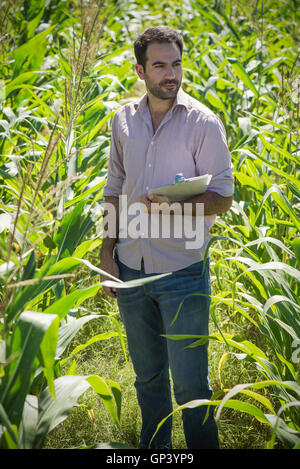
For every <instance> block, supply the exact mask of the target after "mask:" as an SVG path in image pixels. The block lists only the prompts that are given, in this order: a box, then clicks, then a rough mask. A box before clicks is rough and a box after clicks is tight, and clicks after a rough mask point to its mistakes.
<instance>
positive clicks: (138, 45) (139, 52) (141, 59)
mask: <svg viewBox="0 0 300 469" xmlns="http://www.w3.org/2000/svg"><path fill="white" fill-rule="evenodd" d="M152 42H160V43H163V42H169V43H172V42H174V43H175V44H177V46H178V47H179V50H180V54H181V55H182V50H183V41H182V37H181V36H180V34H178V33H177V31H174V30H173V29H169V28H167V27H165V26H157V27H153V28H148V29H147V30H146V31H145V32H144V33H143V34H141V35H140V36H139V37H138V38H137V39H136V40H135V42H134V54H135V58H136V61H137V63H138V64H140V65H143V67H144V70H145V67H146V52H147V47H148V45H149V44H151V43H152Z"/></svg>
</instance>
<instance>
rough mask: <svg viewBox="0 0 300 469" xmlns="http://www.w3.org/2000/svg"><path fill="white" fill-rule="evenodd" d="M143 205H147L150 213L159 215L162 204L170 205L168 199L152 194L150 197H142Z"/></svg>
mask: <svg viewBox="0 0 300 469" xmlns="http://www.w3.org/2000/svg"><path fill="white" fill-rule="evenodd" d="M140 200H141V203H142V204H144V205H145V207H146V208H147V211H148V213H158V212H159V211H161V210H162V208H163V207H159V205H160V204H167V205H170V201H169V199H168V197H165V196H162V195H154V194H150V195H149V196H148V197H145V196H144V195H142V196H141V199H140Z"/></svg>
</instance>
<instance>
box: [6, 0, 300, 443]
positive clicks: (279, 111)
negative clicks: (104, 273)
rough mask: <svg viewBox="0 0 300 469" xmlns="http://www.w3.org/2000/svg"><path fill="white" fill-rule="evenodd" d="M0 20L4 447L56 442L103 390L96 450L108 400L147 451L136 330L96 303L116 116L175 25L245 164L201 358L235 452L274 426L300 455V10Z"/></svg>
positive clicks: (69, 7) (129, 437) (36, 12)
mask: <svg viewBox="0 0 300 469" xmlns="http://www.w3.org/2000/svg"><path fill="white" fill-rule="evenodd" d="M0 13H1V16H0V25H1V27H0V31H1V32H0V34H1V36H0V50H1V58H2V60H1V62H2V65H1V82H0V113H1V116H0V180H1V188H0V194H1V201H0V252H1V256H0V288H1V290H0V303H1V304H0V306H1V322H0V335H1V337H0V345H1V349H0V446H1V447H9V448H13V447H21V448H23V447H34V448H37V447H41V446H43V445H45V444H46V443H45V441H46V437H47V434H48V433H49V431H51V430H52V429H53V428H54V427H56V426H57V425H58V424H59V423H61V422H62V421H63V420H64V419H65V418H66V416H67V415H69V414H70V412H71V410H72V408H73V406H74V405H75V404H76V402H77V401H78V399H79V401H80V399H81V398H80V396H81V395H82V394H83V393H84V392H85V391H86V390H87V388H88V387H90V388H91V389H92V390H93V391H95V392H96V394H95V396H98V397H91V396H92V394H90V393H89V392H88V393H87V394H85V395H87V396H88V397H87V401H84V400H83V401H82V400H81V401H80V402H81V407H79V409H77V411H76V412H77V416H78V415H79V419H80V420H81V421H82V420H83V416H82V414H81V413H80V412H84V415H85V416H89V417H90V418H89V417H88V422H89V424H88V426H87V427H88V428H87V431H88V432H90V434H91V438H90V439H89V441H88V443H89V444H92V443H93V442H99V441H100V442H104V441H105V439H103V438H102V436H103V435H101V434H99V432H96V433H95V426H94V427H93V425H94V424H93V413H92V411H91V408H94V407H95V404H94V402H95V399H96V400H98V399H100V400H101V402H102V403H104V405H105V406H106V409H107V410H108V414H107V415H108V416H109V418H110V419H111V422H114V423H113V424H112V425H115V430H111V432H106V433H105V435H106V436H107V438H112V439H117V440H119V441H125V443H127V444H129V445H136V431H137V426H138V418H139V417H138V416H135V411H136V408H135V407H134V405H133V404H132V402H134V401H133V399H134V398H133V397H132V395H130V397H129V398H126V394H127V393H128V392H129V393H130V391H125V390H122V393H121V389H120V385H119V382H120V381H121V382H122V383H123V384H124V386H129V383H128V380H127V379H126V378H125V377H124V374H126V373H129V375H130V376H131V375H132V370H131V368H130V363H128V361H126V356H127V354H126V342H125V339H124V331H123V326H122V324H121V323H120V321H119V316H118V314H117V310H116V305H115V304H111V303H110V302H107V299H106V298H105V297H103V296H102V297H101V298H102V300H101V302H100V303H98V298H99V297H98V296H97V295H98V292H99V289H101V284H100V283H99V281H98V277H97V275H98V274H99V272H100V271H99V269H98V268H97V264H98V258H97V256H98V252H99V247H100V246H101V214H102V202H103V200H102V188H103V186H104V183H105V178H106V171H107V169H106V168H107V158H108V151H109V137H110V123H111V119H112V117H113V114H114V112H115V110H116V109H117V108H118V107H119V106H120V105H121V104H122V103H123V102H126V100H127V101H128V100H131V99H134V98H135V97H137V96H139V93H140V89H139V88H140V87H139V86H136V87H135V85H136V84H137V85H138V83H137V79H136V76H135V74H134V68H133V66H132V65H133V58H132V47H131V46H130V44H132V41H133V38H134V37H135V35H136V34H137V33H138V32H141V31H142V30H144V29H145V28H146V27H148V26H150V25H153V24H161V23H164V24H168V25H169V26H170V27H174V28H176V29H178V30H179V31H180V32H181V33H182V35H183V38H184V43H185V53H184V56H183V66H184V80H183V87H184V89H185V90H186V91H187V92H188V93H189V94H191V95H192V96H194V97H196V98H197V99H199V100H200V101H201V102H203V103H204V104H206V105H207V106H209V107H210V108H212V109H213V110H215V112H216V113H217V114H219V115H220V117H221V119H222V121H223V123H224V126H225V128H226V131H227V138H228V142H229V146H230V150H231V153H232V159H233V165H234V176H235V181H236V185H235V194H234V204H233V207H232V209H231V210H230V212H228V213H227V214H226V215H225V216H223V217H222V218H218V219H217V223H216V225H215V227H214V228H213V231H212V235H213V237H212V242H211V246H210V251H211V259H212V262H211V266H212V272H211V273H212V280H213V292H212V308H211V318H212V324H211V331H212V332H211V335H210V336H208V337H195V343H194V344H193V346H198V345H199V343H203V342H204V341H207V340H209V341H210V343H211V346H210V350H211V358H210V360H211V362H212V367H211V368H212V369H214V370H215V374H216V375H217V376H213V380H215V384H216V386H215V389H216V394H215V395H214V396H213V401H212V402H213V403H214V404H215V405H216V406H217V411H216V412H217V413H216V417H217V419H218V422H219V425H220V430H221V431H222V432H223V433H222V435H223V436H222V438H223V437H224V446H225V447H228V443H227V442H226V435H228V434H226V423H224V420H226V417H225V418H223V415H225V416H226V415H229V414H228V412H235V415H240V414H241V415H244V416H246V417H249V418H250V419H252V420H251V422H254V421H257V422H258V425H259V428H260V429H262V428H263V427H264V428H266V432H264V431H263V430H260V431H261V433H262V434H263V435H266V436H264V437H263V443H260V445H261V446H264V447H267V448H274V447H276V445H277V444H278V441H280V444H281V445H283V446H284V447H288V448H297V447H299V444H300V439H299V436H300V435H299V432H300V428H299V422H300V418H299V393H300V391H299V342H300V334H299V330H300V320H299V306H300V305H299V277H300V274H299V263H300V251H299V249H300V242H299V225H300V223H299V190H300V188H299V58H298V46H299V44H298V36H297V28H298V24H299V13H298V12H297V9H296V2H294V1H289V0H286V1H279V0H278V1H277V0H276V1H272V2H271V1H269V0H264V1H263V0H258V1H257V2H253V4H249V2H246V1H245V0H239V1H238V0H236V1H233V0H231V1H229V0H228V1H224V2H219V1H217V2H211V1H209V2H207V1H204V0H184V1H177V0H173V1H172V2H171V3H170V2H165V1H163V2H160V3H159V4H157V3H156V2H150V1H148V2H141V1H140V0H135V1H122V0H119V1H115V2H110V1H108V2H107V3H102V2H101V3H100V2H92V1H88V2H87V1H83V0H82V1H80V2H79V1H78V2H69V1H65V2H61V1H56V0H51V1H50V2H44V1H42V0H35V1H30V2H28V1H23V0H19V1H18V2H14V3H12V2H6V3H4V2H3V3H2V4H1V11H0ZM95 313H96V314H95ZM93 324H94V325H95V326H93ZM96 324H97V326H96ZM83 326H84V331H86V333H85V332H82V327H83ZM88 331H89V332H88ZM86 334H87V335H86ZM175 339H180V337H173V340H175ZM116 340H117V341H118V342H117V343H116ZM93 344H94V345H93ZM117 344H118V345H117ZM110 347H111V348H110ZM101 350H103V351H104V350H105V351H108V350H110V352H109V353H108V352H107V355H105V356H104V355H103V357H102V358H101ZM215 350H217V352H216V353H215V352H214V351H215ZM89 351H90V352H89ZM93 353H94V354H95V357H98V359H97V358H96V363H99V368H100V369H101V370H102V371H103V376H102V377H100V376H99V374H98V371H97V365H96V364H95V358H94V359H93ZM84 354H89V355H88V357H89V359H88V363H89V366H83V362H82V360H81V358H80V357H84V356H86V355H84ZM120 354H121V355H122V359H121V358H119V359H117V358H116V357H119V355H120ZM108 357H109V358H108ZM104 361H107V364H106V366H104V363H103V362H104ZM237 363H238V364H239V366H238V367H237V366H236V364H237ZM236 368H237V369H239V370H240V372H238V374H236V372H234V373H233V370H235V369H236ZM124 370H126V371H124ZM228 370H230V378H228V376H227V374H228ZM78 371H80V372H81V373H82V374H81V375H77V374H76V373H78ZM231 375H232V377H231ZM71 389H72V390H73V393H71V400H70V399H67V397H70V390H71ZM121 395H122V396H123V403H124V402H125V414H124V415H125V416H124V417H123V418H124V419H125V422H124V423H122V422H121V423H120V409H121ZM54 396H55V397H56V401H53V397H54ZM93 396H94V394H93ZM91 400H92V402H93V404H91ZM54 402H55V404H54ZM126 403H127V405H126ZM201 404H202V403H201V402H193V403H191V404H188V405H201ZM123 407H124V405H123ZM178 410H180V408H179V409H176V411H175V412H177V411H178ZM123 412H124V411H123ZM99 413H100V415H101V413H103V405H102V407H100V410H99ZM72 415H73V414H72ZM175 418H177V417H176V413H175ZM130 421H131V422H130ZM69 422H72V420H70V421H69ZM63 425H66V426H67V428H68V425H72V423H68V422H65V423H64V424H63ZM74 425H76V429H77V427H78V422H76V423H74V424H73V430H74V433H76V431H77V432H78V430H76V431H75V428H74ZM89 425H92V427H89ZM120 425H121V426H120ZM122 425H123V426H122ZM124 425H125V427H126V431H125V432H123V430H122V428H124ZM107 426H109V423H107ZM33 428H34V429H35V431H34V432H32V429H33ZM60 428H61V427H60ZM112 428H113V426H112ZM58 431H59V430H58ZM34 433H35V436H34V435H33V434H34ZM75 437H76V435H75ZM93 438H94V441H93ZM176 438H177V437H176ZM84 439H85V440H86V437H85V438H84ZM49 441H50V443H47V444H52V445H54V446H55V441H54V442H53V443H51V441H52V440H48V442H49ZM74 444H75V445H77V444H78V445H80V444H83V441H82V439H80V437H79V438H77V440H76V441H75V440H74V439H73V440H70V441H68V442H66V446H74ZM243 444H244V445H246V444H247V443H246V442H245V443H243ZM177 445H178V446H179V447H180V445H183V440H182V437H179V436H178V440H177ZM181 447H182V446H181Z"/></svg>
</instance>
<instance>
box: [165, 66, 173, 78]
mask: <svg viewBox="0 0 300 469" xmlns="http://www.w3.org/2000/svg"><path fill="white" fill-rule="evenodd" d="M166 78H175V70H174V67H168V68H167V70H166Z"/></svg>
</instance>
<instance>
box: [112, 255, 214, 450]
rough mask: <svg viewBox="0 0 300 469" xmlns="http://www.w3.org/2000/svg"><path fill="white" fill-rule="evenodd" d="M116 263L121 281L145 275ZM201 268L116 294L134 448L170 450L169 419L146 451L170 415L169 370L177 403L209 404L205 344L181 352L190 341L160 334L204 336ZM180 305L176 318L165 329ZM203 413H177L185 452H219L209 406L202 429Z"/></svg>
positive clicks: (206, 287)
mask: <svg viewBox="0 0 300 469" xmlns="http://www.w3.org/2000/svg"><path fill="white" fill-rule="evenodd" d="M116 261H117V263H118V265H119V269H120V278H121V280H123V281H128V280H133V279H139V278H144V277H147V276H149V274H146V273H145V271H144V268H143V264H142V269H141V270H140V271H137V270H133V269H130V268H128V267H127V266H125V265H124V264H122V263H121V262H120V261H119V260H118V259H116ZM202 269H203V262H199V263H196V264H193V265H191V266H189V267H187V268H185V269H182V270H179V271H176V272H173V273H172V274H171V275H170V276H167V277H163V278H161V279H158V280H155V281H154V282H150V283H147V284H145V285H144V286H140V287H133V288H129V289H119V290H118V306H119V310H120V314H121V317H122V320H123V322H124V325H125V328H126V334H127V340H128V348H129V353H130V356H131V359H132V363H133V367H134V370H135V374H136V381H135V388H136V392H137V398H138V402H139V405H140V408H141V414H142V429H141V434H140V442H139V447H140V448H172V438H171V430H172V418H169V419H167V420H166V422H165V423H164V424H163V425H162V427H161V428H160V430H159V431H158V433H157V434H156V436H155V438H154V439H153V441H152V443H151V446H149V444H150V440H151V438H152V436H153V433H154V432H155V430H156V427H157V425H158V423H159V422H160V421H161V420H162V419H163V418H164V417H166V416H167V415H168V414H169V413H170V412H172V410H173V409H172V399H171V386H170V375H169V369H170V371H171V379H172V382H173V389H174V395H175V399H176V402H177V404H179V405H181V404H184V403H186V402H188V401H191V400H194V399H210V397H211V395H212V390H211V387H210V385H209V380H208V356H207V345H201V346H198V347H194V348H186V347H187V345H189V344H191V343H192V342H193V341H194V340H195V339H183V340H172V339H166V338H165V337H162V335H163V334H201V335H207V334H208V321H209V307H210V297H209V296H201V295H197V294H199V293H200V294H201V293H203V294H210V277H209V261H207V264H206V266H205V270H204V273H202ZM195 294H196V295H195ZM188 295H190V296H188ZM185 297H187V298H186V299H185V300H184V301H183V299H184V298H185ZM182 301H183V303H182V306H181V309H180V311H179V314H178V317H177V319H176V321H175V322H174V324H173V325H172V326H171V322H172V320H173V318H174V316H175V314H176V312H177V310H178V308H179V306H180V304H181V302H182ZM206 412H207V406H198V407H196V408H193V409H184V410H183V412H182V420H183V429H184V433H185V439H186V444H187V447H188V448H189V449H201V448H202V449H209V448H218V447H219V443H218V431H217V426H216V423H215V421H214V419H213V415H212V414H213V409H212V407H211V406H210V412H209V418H208V419H207V420H206V421H205V423H204V424H202V422H203V419H204V417H205V415H206Z"/></svg>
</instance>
